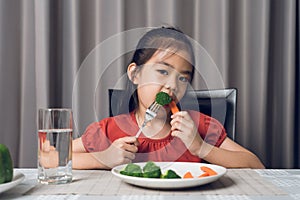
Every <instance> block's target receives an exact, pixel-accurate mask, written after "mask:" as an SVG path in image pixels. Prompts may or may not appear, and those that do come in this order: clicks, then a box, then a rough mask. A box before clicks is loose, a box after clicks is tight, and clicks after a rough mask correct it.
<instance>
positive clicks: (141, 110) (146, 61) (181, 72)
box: [73, 27, 264, 169]
mask: <svg viewBox="0 0 300 200" xmlns="http://www.w3.org/2000/svg"><path fill="white" fill-rule="evenodd" d="M194 62H195V58H194V53H193V49H192V45H191V43H190V41H189V39H188V38H187V37H186V36H185V35H184V34H183V33H182V32H180V31H179V30H176V29H174V28H164V27H163V28H157V29H153V30H151V31H149V32H147V33H146V34H145V35H144V36H143V37H142V38H141V39H140V41H139V43H138V45H137V48H136V51H135V52H134V55H133V58H132V61H131V63H130V64H129V65H128V67H127V75H128V78H129V84H128V86H127V89H128V94H130V96H132V98H133V103H134V110H130V111H129V112H128V113H127V114H121V115H117V116H115V117H110V118H106V119H103V120H101V121H99V122H95V123H92V124H91V125H89V126H88V127H87V129H86V131H85V133H84V134H83V135H82V136H81V137H80V138H78V139H75V140H74V141H73V168H75V169H110V168H112V167H114V166H117V165H120V164H126V163H129V162H144V161H150V160H151V161H170V162H172V161H185V162H201V161H204V160H205V161H206V162H209V163H213V164H217V165H222V166H224V167H247V168H264V166H263V164H262V163H261V162H260V160H259V159H258V158H257V157H256V156H255V155H254V154H253V153H251V152H250V151H248V150H246V149H245V148H243V147H242V146H240V145H238V144H237V143H235V142H234V141H232V140H231V139H229V138H228V137H227V136H226V131H225V130H224V128H223V126H222V125H221V124H220V123H219V122H218V121H217V120H215V119H213V118H211V117H209V116H206V115H204V114H202V113H200V112H197V111H180V112H177V113H175V114H173V115H172V114H171V112H170V109H169V107H168V106H164V107H162V108H161V109H160V110H159V112H158V114H157V116H156V117H155V118H154V119H153V120H152V121H151V122H149V123H148V124H147V126H146V127H145V128H144V129H143V131H142V134H141V135H140V136H139V137H138V138H136V137H135V134H136V133H137V132H138V130H139V127H140V126H141V124H142V123H143V120H144V116H145V112H146V109H147V108H148V107H149V106H150V105H151V104H152V103H153V102H154V101H155V97H156V94H157V93H158V92H161V91H162V92H166V93H167V94H169V95H170V97H171V98H172V99H173V100H175V101H176V102H179V101H180V99H181V98H182V97H183V96H184V95H185V92H186V90H187V87H188V84H190V82H191V81H192V78H193V74H194ZM131 94H132V95H131ZM122 101H123V102H128V101H126V99H122Z"/></svg>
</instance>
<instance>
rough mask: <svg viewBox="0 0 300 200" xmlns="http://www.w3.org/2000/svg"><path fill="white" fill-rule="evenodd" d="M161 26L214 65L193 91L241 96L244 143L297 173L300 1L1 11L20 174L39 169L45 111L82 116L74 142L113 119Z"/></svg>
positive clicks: (6, 109)
mask: <svg viewBox="0 0 300 200" xmlns="http://www.w3.org/2000/svg"><path fill="white" fill-rule="evenodd" d="M296 13H297V15H296ZM297 17H298V21H296V18H297ZM296 23H298V29H296ZM161 25H172V26H175V27H179V28H180V29H181V30H182V31H184V32H185V33H186V34H187V35H188V36H190V37H191V38H192V39H193V40H194V41H195V42H196V43H197V44H198V46H201V47H202V48H203V49H202V50H203V52H205V53H207V55H209V57H210V60H209V59H208V60H209V61H210V62H211V66H213V68H209V67H207V66H206V68H205V65H206V64H207V63H206V61H205V60H201V59H200V60H197V61H198V63H197V71H198V73H196V77H195V80H194V82H193V87H194V88H195V89H202V88H206V87H209V88H211V89H213V88H220V87H235V88H237V89H238V109H237V110H238V113H237V127H236V131H237V134H236V135H237V139H236V141H237V142H238V143H240V144H241V145H243V146H245V147H247V148H249V149H250V150H252V151H253V152H254V153H256V154H257V155H258V156H259V157H260V158H261V159H262V161H263V162H264V164H265V165H266V166H267V167H270V168H292V167H296V166H297V163H298V167H299V161H296V160H295V159H297V156H296V155H299V153H300V152H299V144H298V143H297V142H295V140H297V139H298V140H299V126H297V120H298V121H299V114H297V112H298V113H299V102H298V101H299V85H297V84H299V80H298V79H299V36H298V35H296V31H298V34H299V3H298V4H296V0H285V1H282V0H222V1H220V0H166V1H159V0H90V1H84V0H65V1H58V0H45V1H39V0H28V1H26V2H25V1H17V0H2V1H0V28H1V31H0V96H1V98H0V110H1V114H0V127H1V129H0V133H1V134H0V143H4V144H7V145H8V146H9V147H10V149H12V150H11V152H12V155H13V159H14V163H15V166H17V167H36V147H37V139H36V117H37V116H36V114H37V110H38V108H41V107H69V108H75V109H74V115H75V117H74V118H75V119H76V122H75V124H76V127H75V136H76V137H77V136H79V135H80V134H82V132H83V131H84V129H85V128H86V126H87V125H88V124H89V123H91V122H92V121H95V120H100V119H102V118H104V117H106V116H108V96H107V95H108V91H107V90H108V89H109V88H114V87H117V88H119V87H120V88H122V87H124V84H123V78H124V75H125V72H126V65H127V64H128V60H127V58H129V56H130V53H131V52H130V51H132V50H133V48H134V46H135V45H136V42H137V39H138V37H139V35H141V34H142V32H143V31H144V29H141V28H145V27H154V26H161ZM133 32H134V33H135V34H136V35H135V34H134V35H130V34H131V33H133ZM296 37H298V44H297V46H296ZM296 49H297V50H296ZM203 52H202V53H203ZM197 53H198V52H197ZM296 53H297V54H298V55H296ZM127 54H128V55H127ZM124 55H125V57H124ZM199 56H200V55H199ZM297 56H298V57H297ZM108 59H109V60H108ZM295 74H298V76H297V75H295ZM203 75H205V77H204V78H203V77H201V76H203ZM205 84H207V85H205ZM295 91H296V92H295ZM297 108H298V111H297V110H296V109H297Z"/></svg>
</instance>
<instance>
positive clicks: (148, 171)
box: [143, 161, 161, 178]
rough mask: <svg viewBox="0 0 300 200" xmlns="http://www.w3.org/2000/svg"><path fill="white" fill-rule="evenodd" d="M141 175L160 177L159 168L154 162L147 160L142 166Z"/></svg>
mask: <svg viewBox="0 0 300 200" xmlns="http://www.w3.org/2000/svg"><path fill="white" fill-rule="evenodd" d="M143 171H144V173H143V177H145V178H160V176H161V169H160V167H159V166H157V165H156V164H155V163H154V162H152V161H148V162H147V163H146V165H145V166H144V167H143Z"/></svg>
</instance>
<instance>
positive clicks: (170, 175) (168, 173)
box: [161, 169, 181, 178]
mask: <svg viewBox="0 0 300 200" xmlns="http://www.w3.org/2000/svg"><path fill="white" fill-rule="evenodd" d="M161 178H181V177H180V176H179V175H178V174H176V172H175V171H173V170H171V169H169V170H167V171H166V173H165V174H163V175H162V176H161Z"/></svg>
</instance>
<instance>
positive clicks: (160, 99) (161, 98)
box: [155, 92, 172, 106]
mask: <svg viewBox="0 0 300 200" xmlns="http://www.w3.org/2000/svg"><path fill="white" fill-rule="evenodd" d="M155 101H156V103H158V104H159V105H162V106H165V105H167V104H169V103H170V102H171V101H172V98H171V97H170V96H169V95H168V94H167V93H165V92H159V93H157V94H156V98H155Z"/></svg>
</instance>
